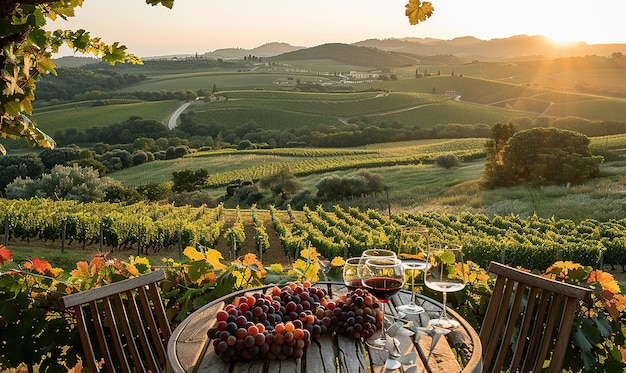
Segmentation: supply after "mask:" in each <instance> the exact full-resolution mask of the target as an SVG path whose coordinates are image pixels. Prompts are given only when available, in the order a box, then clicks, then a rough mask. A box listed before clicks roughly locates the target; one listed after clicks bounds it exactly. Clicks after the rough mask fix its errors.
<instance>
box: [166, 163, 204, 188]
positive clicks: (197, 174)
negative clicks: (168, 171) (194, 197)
mask: <svg viewBox="0 0 626 373" xmlns="http://www.w3.org/2000/svg"><path fill="white" fill-rule="evenodd" d="M172 179H173V181H174V184H173V185H172V191H173V192H175V193H178V192H194V191H196V190H200V189H202V188H204V187H206V185H207V182H208V180H209V171H208V170H207V169H205V168H198V169H189V168H187V169H184V170H181V171H172Z"/></svg>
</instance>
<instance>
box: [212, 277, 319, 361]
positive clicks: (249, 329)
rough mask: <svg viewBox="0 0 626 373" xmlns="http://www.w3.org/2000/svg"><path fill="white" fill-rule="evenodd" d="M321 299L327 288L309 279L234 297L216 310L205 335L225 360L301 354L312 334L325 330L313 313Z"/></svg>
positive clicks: (283, 356)
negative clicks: (213, 320)
mask: <svg viewBox="0 0 626 373" xmlns="http://www.w3.org/2000/svg"><path fill="white" fill-rule="evenodd" d="M322 302H323V303H324V304H325V303H326V302H327V292H326V290H325V289H321V288H314V287H311V286H310V284H309V283H305V284H296V283H292V284H289V285H286V286H284V287H282V288H279V287H278V286H274V287H273V288H272V289H271V291H270V293H269V294H262V293H255V294H252V295H249V296H241V297H237V298H235V299H234V300H233V302H232V303H231V304H228V305H227V306H226V307H225V308H224V309H223V310H221V311H218V312H217V314H216V325H215V326H213V327H212V328H210V329H209V331H208V336H209V338H211V339H212V340H213V349H214V350H215V352H216V353H217V354H218V355H219V357H220V358H221V359H222V360H223V361H226V362H228V361H250V360H255V359H258V358H262V359H270V360H273V359H279V360H284V359H286V358H289V357H291V358H300V357H302V355H303V354H304V350H305V349H306V347H308V345H309V344H310V343H311V338H317V337H319V336H320V335H322V334H323V333H324V332H325V331H326V328H325V327H323V326H322V325H321V322H320V320H318V319H317V317H315V313H314V312H315V310H316V309H317V308H318V307H322Z"/></svg>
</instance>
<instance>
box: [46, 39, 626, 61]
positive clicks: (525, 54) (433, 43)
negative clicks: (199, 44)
mask: <svg viewBox="0 0 626 373" xmlns="http://www.w3.org/2000/svg"><path fill="white" fill-rule="evenodd" d="M332 45H342V46H346V48H350V49H349V50H352V51H354V49H351V48H352V47H362V48H373V49H376V50H378V51H379V52H382V53H388V52H395V53H398V54H399V55H396V57H397V59H399V60H405V62H407V63H409V61H410V60H418V61H419V60H421V59H423V58H424V57H428V56H443V55H447V56H455V57H457V58H458V59H461V60H463V61H465V62H470V61H475V60H481V61H493V62H496V61H522V60H539V59H554V58H562V57H577V56H589V55H599V56H610V55H612V54H613V53H622V54H624V55H626V43H624V44H587V43H585V42H572V43H566V44H556V43H554V42H552V41H550V40H549V39H548V38H546V37H545V36H541V35H536V36H528V35H515V36H511V37H508V38H499V39H490V40H483V39H479V38H476V37H474V36H461V37H457V38H454V39H450V40H444V39H435V38H428V37H426V38H418V37H405V38H387V39H366V40H362V41H359V42H355V43H351V44H346V43H325V44H320V45H318V46H314V47H302V46H294V45H291V44H288V43H284V42H270V43H265V44H262V45H260V46H258V47H255V48H252V49H244V48H223V49H217V50H214V51H211V52H207V53H204V54H201V55H198V54H178V55H163V56H151V57H143V59H144V60H155V59H183V58H189V57H202V58H211V59H224V60H228V59H243V58H245V57H248V56H254V57H260V58H277V57H280V58H288V59H295V60H297V59H306V58H316V59H319V58H328V57H329V56H328V54H327V53H328V49H329V48H328V46H332ZM297 52H300V53H301V55H300V56H299V55H298V54H297ZM314 52H321V53H322V55H326V57H322V56H313V54H314ZM367 53H368V52H367V51H360V52H359V54H363V55H366V54H367ZM400 55H402V56H401V57H400ZM304 56H308V57H306V58H305V57H304ZM330 57H332V59H334V60H337V61H342V60H343V58H342V56H341V55H332V56H330ZM96 61H97V60H96ZM55 62H56V63H57V66H59V67H76V66H77V65H80V64H81V63H82V64H83V65H85V64H88V63H93V62H94V59H93V58H87V57H74V56H66V57H61V58H58V59H55ZM397 63H398V62H397V61H396V62H394V63H393V64H392V65H395V64H397Z"/></svg>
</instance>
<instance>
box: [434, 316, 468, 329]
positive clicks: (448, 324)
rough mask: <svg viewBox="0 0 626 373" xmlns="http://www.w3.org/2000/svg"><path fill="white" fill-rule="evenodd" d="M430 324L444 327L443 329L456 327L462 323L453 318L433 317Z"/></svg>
mask: <svg viewBox="0 0 626 373" xmlns="http://www.w3.org/2000/svg"><path fill="white" fill-rule="evenodd" d="M428 324H429V325H430V326H432V327H434V328H442V329H456V328H458V327H459V326H461V324H460V323H459V322H458V321H456V320H451V319H443V318H440V319H431V320H430V321H429V322H428Z"/></svg>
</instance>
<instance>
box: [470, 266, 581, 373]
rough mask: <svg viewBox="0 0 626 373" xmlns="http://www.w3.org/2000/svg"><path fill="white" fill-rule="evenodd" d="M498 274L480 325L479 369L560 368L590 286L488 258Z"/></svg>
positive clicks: (553, 370)
mask: <svg viewBox="0 0 626 373" xmlns="http://www.w3.org/2000/svg"><path fill="white" fill-rule="evenodd" d="M489 272H491V273H494V274H496V275H497V278H496V285H495V287H494V289H493V293H492V296H491V299H490V300H489V306H488V308H487V312H486V314H485V318H484V321H483V324H482V326H481V328H480V341H481V343H482V345H483V372H497V373H500V372H502V371H507V372H533V373H539V372H542V371H543V370H544V367H543V366H544V362H545V361H546V360H549V361H550V365H549V366H548V367H547V368H546V370H547V372H555V373H556V372H558V373H561V370H562V367H563V359H564V357H565V351H566V349H567V348H568V345H569V340H570V334H571V331H572V325H573V322H574V318H575V314H576V309H577V308H578V305H579V301H580V300H585V301H587V300H588V299H589V298H590V296H591V290H589V289H585V288H582V287H579V286H574V285H570V284H566V283H563V282H559V281H555V280H551V279H548V278H545V277H541V276H538V275H534V274H531V273H528V272H524V271H521V270H518V269H515V268H512V267H508V266H505V265H503V264H500V263H496V262H491V264H490V265H489Z"/></svg>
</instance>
